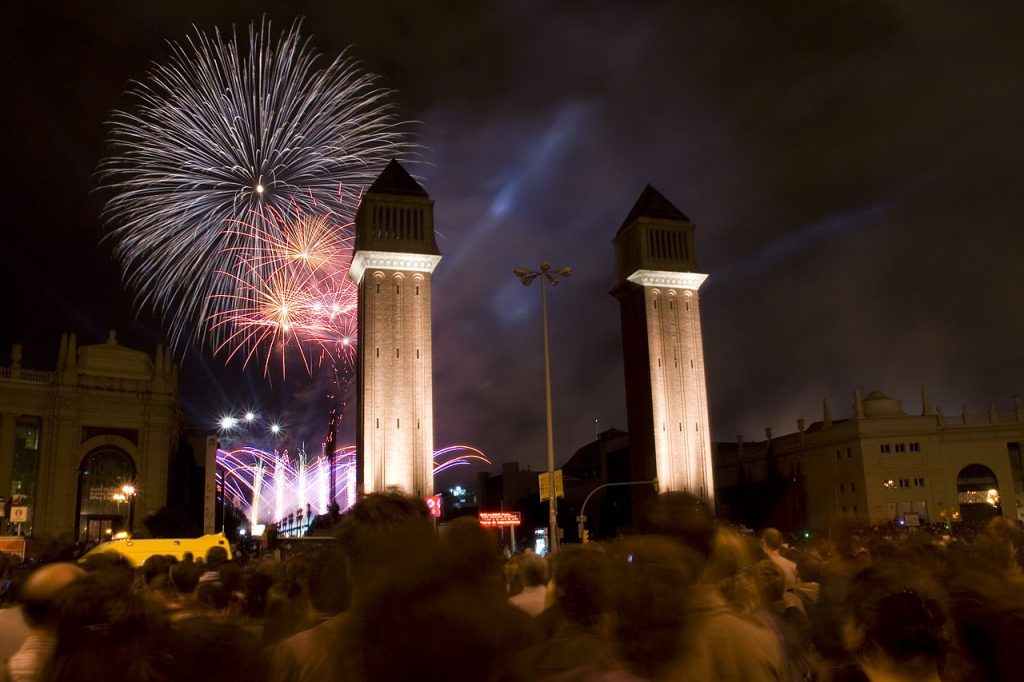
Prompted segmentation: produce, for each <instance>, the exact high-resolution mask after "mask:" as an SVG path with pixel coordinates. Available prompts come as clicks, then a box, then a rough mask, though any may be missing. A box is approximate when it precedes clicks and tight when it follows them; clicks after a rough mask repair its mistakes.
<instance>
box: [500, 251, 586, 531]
mask: <svg viewBox="0 0 1024 682" xmlns="http://www.w3.org/2000/svg"><path fill="white" fill-rule="evenodd" d="M514 273H515V276H516V277H518V278H519V281H521V282H522V283H523V286H524V287H528V286H530V284H532V283H533V280H535V279H537V278H538V277H539V278H540V307H541V317H542V318H543V320H544V398H545V402H546V406H547V423H548V491H549V492H550V494H551V497H550V498H549V503H548V510H549V514H550V518H549V525H550V527H551V548H552V549H558V495H557V493H556V490H555V437H554V429H553V427H552V418H551V360H550V354H549V352H548V296H547V287H546V285H547V284H550V285H551V286H558V281H559V280H560V279H561V278H563V277H568V276H569V275H571V274H572V268H570V267H568V266H567V267H562V268H559V269H557V270H552V269H551V263H548V262H547V261H544V262H543V263H541V264H540V270H528V269H526V268H516V269H515V270H514Z"/></svg>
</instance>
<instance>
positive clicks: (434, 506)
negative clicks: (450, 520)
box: [427, 495, 441, 519]
mask: <svg viewBox="0 0 1024 682" xmlns="http://www.w3.org/2000/svg"><path fill="white" fill-rule="evenodd" d="M427 509H429V510H430V515H431V516H433V517H434V518H435V519H439V518H441V496H440V495H431V496H430V497H428V498H427Z"/></svg>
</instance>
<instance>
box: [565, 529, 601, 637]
mask: <svg viewBox="0 0 1024 682" xmlns="http://www.w3.org/2000/svg"><path fill="white" fill-rule="evenodd" d="M553 563H554V571H553V572H554V575H555V600H556V602H557V603H558V606H559V607H560V608H561V609H562V613H564V614H565V617H566V618H567V619H568V620H570V621H572V622H574V623H577V624H579V625H583V626H586V627H589V626H592V625H595V624H596V623H597V621H598V618H599V617H600V616H601V614H603V613H607V612H608V610H609V604H608V581H609V580H610V575H609V559H608V555H607V554H606V553H605V551H604V548H603V547H602V546H601V545H596V544H588V545H569V546H566V547H562V548H561V549H560V550H559V551H558V553H557V554H556V555H555V558H554V562H553Z"/></svg>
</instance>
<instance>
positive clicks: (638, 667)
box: [0, 492, 1024, 682]
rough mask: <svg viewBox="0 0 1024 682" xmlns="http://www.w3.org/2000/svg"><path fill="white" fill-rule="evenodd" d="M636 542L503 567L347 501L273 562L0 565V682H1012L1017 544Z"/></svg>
mask: <svg viewBox="0 0 1024 682" xmlns="http://www.w3.org/2000/svg"><path fill="white" fill-rule="evenodd" d="M640 530H641V531H642V532H641V533H640V534H638V535H634V536H630V537H626V538H621V539H618V540H614V541H609V542H600V543H588V544H586V545H569V546H564V547H562V548H561V549H559V550H558V551H557V552H554V553H552V554H550V555H548V556H547V557H542V556H539V555H537V554H534V553H531V552H529V551H527V552H525V553H522V554H520V555H518V556H515V557H513V558H512V559H511V560H509V559H507V558H506V557H505V556H504V555H503V554H502V553H501V552H500V550H499V547H498V545H497V542H496V538H495V536H494V535H493V534H492V532H491V531H490V530H488V529H484V528H481V527H480V526H479V524H478V523H476V521H475V520H473V519H469V518H464V519H459V520H457V521H455V522H453V523H451V524H449V525H448V526H447V527H445V528H444V529H443V530H442V531H441V532H438V530H437V529H436V528H435V527H434V524H433V522H432V520H431V518H430V517H429V515H428V512H427V509H426V507H425V505H424V504H423V503H422V501H419V500H414V499H411V498H409V497H406V496H404V495H401V494H399V493H397V492H388V493H376V494H372V495H367V496H365V497H364V498H363V499H361V500H360V501H359V502H358V503H357V504H356V505H355V506H354V507H353V508H352V509H351V510H350V511H349V512H348V513H346V514H344V515H343V516H342V517H341V520H340V522H339V523H338V525H337V526H336V527H335V528H334V531H333V539H331V540H330V541H327V542H322V543H316V544H315V546H312V547H311V548H310V549H309V550H308V551H299V552H296V553H294V554H293V555H291V556H289V557H288V558H287V559H285V560H281V559H280V558H274V557H270V556H264V557H254V558H252V559H249V560H247V561H244V562H243V561H240V560H238V559H235V560H233V561H232V560H229V559H228V555H227V553H226V552H225V551H224V550H223V549H222V548H219V547H215V548H213V549H211V550H210V551H209V553H208V554H207V556H205V557H199V558H197V559H195V560H191V558H188V557H186V558H185V559H184V560H178V559H177V558H175V557H164V556H154V557H151V558H149V559H148V560H146V562H145V563H144V564H143V566H141V567H139V568H135V567H133V566H131V565H130V564H129V563H128V562H127V561H124V560H122V559H120V558H118V557H117V556H116V555H111V554H104V555H98V556H97V555H90V557H88V558H87V560H86V561H85V562H79V563H68V562H54V563H50V564H46V565H43V566H41V567H38V568H35V569H34V570H32V571H30V572H29V571H25V570H24V569H21V568H19V567H18V566H17V565H16V564H15V562H14V561H13V560H9V561H0V573H2V574H3V576H4V578H5V580H4V586H5V590H4V598H5V599H7V600H9V601H10V603H11V605H10V606H9V607H8V608H4V609H0V661H2V664H0V680H3V679H6V680H16V681H19V682H22V681H26V682H27V681H36V680H38V681H40V682H64V681H70V680H81V681H84V682H91V681H92V680H96V681H97V682H98V681H99V680H103V682H120V681H121V680H124V681H140V682H149V681H153V682H164V681H172V680H187V681H188V682H203V681H205V680H211V681H212V680H236V679H237V680H246V681H248V680H269V681H272V682H293V681H294V682H297V681H300V680H301V681H307V680H368V681H371V680H372V681H377V680H380V681H388V682H390V681H391V680H396V681H397V680H417V681H423V680H435V679H436V680H441V679H444V680H482V681H494V682H505V681H507V682H518V681H522V680H551V681H561V682H634V681H642V680H648V681H652V682H655V681H661V680H726V681H731V680H736V681H739V680H755V681H757V680H777V681H785V682H801V681H818V680H820V681H821V682H832V681H835V682H847V681H853V680H871V681H872V682H876V681H890V680H891V681H900V680H929V681H931V680H942V681H944V682H975V681H979V682H980V681H982V680H1016V679H1021V678H1022V676H1024V669H1022V668H1021V664H1020V663H1019V662H1018V655H1017V650H1018V644H1017V643H1018V641H1024V638H1022V637H1024V572H1022V567H1024V534H1022V532H1021V530H1020V528H1019V527H1018V526H1017V525H1016V524H1014V523H1011V522H1009V521H1008V520H1005V519H995V520H994V521H992V522H991V523H990V524H989V525H988V526H987V527H986V528H985V529H984V530H983V531H981V532H979V533H977V534H976V535H974V536H973V537H972V538H971V539H970V541H966V540H962V539H956V538H950V537H941V536H937V535H934V534H932V533H928V532H918V533H914V534H902V535H895V536H886V535H884V534H873V535H863V534H860V533H855V532H850V529H848V528H844V527H842V526H837V527H836V528H835V529H833V531H832V532H831V534H830V535H829V537H828V538H823V539H820V540H817V541H816V542H813V543H808V544H804V545H801V546H799V547H798V546H795V545H793V544H790V543H787V542H786V538H785V537H784V536H783V535H782V534H781V533H780V532H779V531H777V530H775V529H771V528H769V529H765V530H764V531H763V532H762V533H761V534H760V535H759V536H752V535H749V534H743V533H740V532H737V531H735V530H733V529H731V528H729V527H728V526H724V525H720V524H716V523H715V521H714V519H713V518H712V517H711V516H710V515H709V514H708V512H707V510H706V509H705V507H704V506H703V504H702V503H701V502H700V501H699V500H698V499H696V498H694V497H692V496H690V495H687V494H684V493H668V494H663V495H661V496H659V497H658V498H657V500H656V501H655V502H654V503H653V504H652V506H651V508H650V509H649V513H648V514H647V519H646V523H645V525H644V527H643V528H641V529H640Z"/></svg>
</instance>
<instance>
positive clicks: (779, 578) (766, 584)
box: [752, 559, 786, 604]
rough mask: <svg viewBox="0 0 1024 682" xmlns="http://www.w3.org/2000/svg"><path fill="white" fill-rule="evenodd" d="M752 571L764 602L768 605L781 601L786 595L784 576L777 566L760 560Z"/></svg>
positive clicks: (765, 560) (768, 560) (768, 561)
mask: <svg viewBox="0 0 1024 682" xmlns="http://www.w3.org/2000/svg"><path fill="white" fill-rule="evenodd" d="M752 570H753V575H754V578H755V579H756V580H757V584H758V587H759V588H760V590H761V594H762V595H764V599H765V601H766V602H767V603H768V604H775V603H776V602H779V601H782V598H783V596H784V595H785V593H786V576H785V575H784V574H783V573H782V569H781V568H780V567H779V565H778V564H776V563H775V562H774V561H772V560H770V559H762V560H761V561H759V562H757V563H756V564H755V565H754V567H753V569H752Z"/></svg>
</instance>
